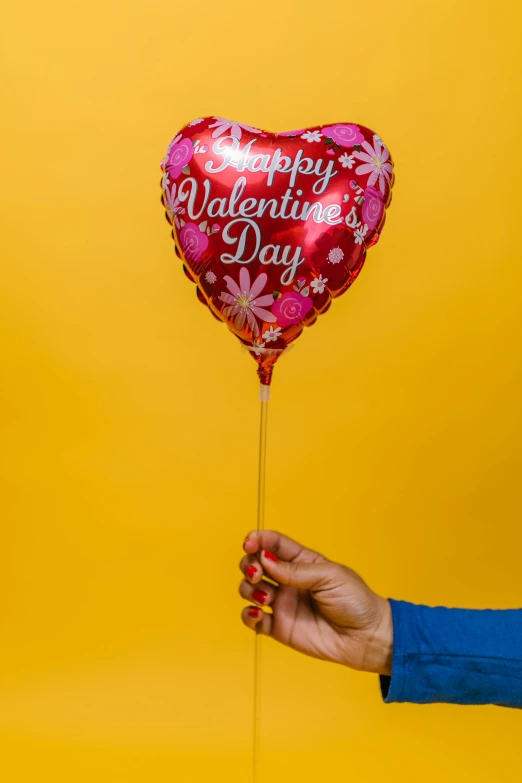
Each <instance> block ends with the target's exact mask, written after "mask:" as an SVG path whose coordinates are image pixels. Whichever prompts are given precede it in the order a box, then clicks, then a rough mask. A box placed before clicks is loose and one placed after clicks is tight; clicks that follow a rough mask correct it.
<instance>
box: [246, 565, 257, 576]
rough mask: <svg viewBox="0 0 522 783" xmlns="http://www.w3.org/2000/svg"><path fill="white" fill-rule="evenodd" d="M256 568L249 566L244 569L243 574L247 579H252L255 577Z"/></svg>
mask: <svg viewBox="0 0 522 783" xmlns="http://www.w3.org/2000/svg"><path fill="white" fill-rule="evenodd" d="M256 571H257V568H256V567H255V565H249V566H247V567H246V568H245V574H246V575H247V576H248V578H249V579H253V578H254V576H255V575H256Z"/></svg>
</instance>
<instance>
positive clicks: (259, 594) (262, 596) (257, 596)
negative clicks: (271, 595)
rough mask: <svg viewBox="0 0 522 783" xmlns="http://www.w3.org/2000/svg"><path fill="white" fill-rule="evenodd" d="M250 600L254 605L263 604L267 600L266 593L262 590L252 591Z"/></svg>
mask: <svg viewBox="0 0 522 783" xmlns="http://www.w3.org/2000/svg"><path fill="white" fill-rule="evenodd" d="M252 598H253V599H254V601H255V602H256V604H264V603H265V601H266V599H267V598H268V593H266V592H265V591H264V590H254V592H253V593H252Z"/></svg>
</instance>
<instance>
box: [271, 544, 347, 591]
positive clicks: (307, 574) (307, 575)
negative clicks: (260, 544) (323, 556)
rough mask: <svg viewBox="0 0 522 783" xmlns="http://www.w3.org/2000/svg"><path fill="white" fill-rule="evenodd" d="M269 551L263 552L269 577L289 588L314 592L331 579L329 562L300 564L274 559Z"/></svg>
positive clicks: (330, 564)
mask: <svg viewBox="0 0 522 783" xmlns="http://www.w3.org/2000/svg"><path fill="white" fill-rule="evenodd" d="M267 552H268V550H266V549H263V550H261V556H260V558H261V565H262V566H263V570H264V571H265V572H266V573H267V575H268V576H269V577H270V578H271V579H274V581H276V582H279V583H280V584H282V585H287V586H288V587H297V588H299V589H300V590H314V589H317V588H318V587H320V586H322V585H324V584H325V583H326V582H328V581H329V580H330V579H331V576H332V565H334V564H333V563H330V562H328V561H326V562H319V563H299V562H296V561H291V562H289V561H287V560H279V559H274V558H275V555H273V554H272V552H268V556H267Z"/></svg>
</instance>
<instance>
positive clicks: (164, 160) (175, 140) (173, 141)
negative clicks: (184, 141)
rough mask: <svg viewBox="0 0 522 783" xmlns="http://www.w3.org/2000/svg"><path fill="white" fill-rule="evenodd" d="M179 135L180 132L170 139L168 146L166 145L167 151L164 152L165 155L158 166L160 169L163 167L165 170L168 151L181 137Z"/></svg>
mask: <svg viewBox="0 0 522 783" xmlns="http://www.w3.org/2000/svg"><path fill="white" fill-rule="evenodd" d="M181 135H182V134H181V133H178V135H177V136H175V137H174V138H173V139H172V141H171V142H170V143H169V146H168V147H167V151H166V153H165V157H164V158H163V160H162V161H161V163H160V167H161V169H163V171H165V169H166V167H167V162H168V159H169V153H170V151H171V149H172V147H173V146H174V144H177V143H178V141H179V140H180V139H181Z"/></svg>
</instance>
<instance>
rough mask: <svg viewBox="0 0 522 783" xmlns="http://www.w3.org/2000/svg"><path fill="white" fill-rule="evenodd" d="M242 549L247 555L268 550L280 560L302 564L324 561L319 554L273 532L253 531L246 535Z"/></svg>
mask: <svg viewBox="0 0 522 783" xmlns="http://www.w3.org/2000/svg"><path fill="white" fill-rule="evenodd" d="M243 549H244V550H245V552H246V553H247V554H249V555H254V554H256V553H258V552H259V551H260V550H261V549H268V550H269V551H270V552H273V553H274V554H275V555H277V557H278V558H279V559H280V560H289V561H292V560H296V559H299V560H301V561H302V562H317V561H324V560H326V558H325V557H323V555H321V554H319V552H315V551H314V550H313V549H307V548H306V547H304V546H302V545H301V544H299V543H298V542H297V541H294V540H293V539H292V538H289V537H288V536H284V535H283V534H282V533H278V532H277V531H275V530H263V531H261V532H260V533H257V531H253V532H251V533H249V534H248V536H247V537H246V539H245V541H244V543H243Z"/></svg>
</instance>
